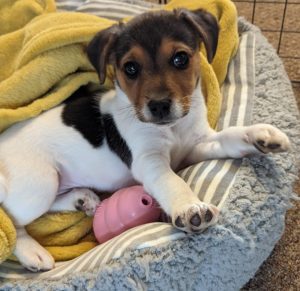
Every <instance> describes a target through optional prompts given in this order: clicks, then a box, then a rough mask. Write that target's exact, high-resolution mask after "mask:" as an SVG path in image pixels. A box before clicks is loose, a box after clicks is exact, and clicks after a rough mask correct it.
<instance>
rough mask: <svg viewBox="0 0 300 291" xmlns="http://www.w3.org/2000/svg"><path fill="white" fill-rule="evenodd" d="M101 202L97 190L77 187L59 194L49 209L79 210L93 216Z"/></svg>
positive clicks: (52, 210) (54, 210)
mask: <svg viewBox="0 0 300 291" xmlns="http://www.w3.org/2000/svg"><path fill="white" fill-rule="evenodd" d="M99 203H100V199H99V197H98V196H97V195H96V194H95V192H93V191H91V190H90V189H86V188H76V189H73V190H72V191H70V192H68V193H65V194H61V195H59V196H57V197H56V199H55V201H54V203H53V204H52V206H51V208H50V210H49V211H51V212H56V211H75V210H79V211H83V212H85V213H86V215H88V216H93V215H94V214H95V211H96V208H97V206H98V205H99Z"/></svg>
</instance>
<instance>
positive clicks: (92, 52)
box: [86, 24, 122, 84]
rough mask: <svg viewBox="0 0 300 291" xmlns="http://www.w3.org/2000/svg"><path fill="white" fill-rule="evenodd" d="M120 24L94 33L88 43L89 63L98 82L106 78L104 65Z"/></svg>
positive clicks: (101, 82) (109, 54) (118, 32)
mask: <svg viewBox="0 0 300 291" xmlns="http://www.w3.org/2000/svg"><path fill="white" fill-rule="evenodd" d="M121 28H122V24H115V25H113V26H111V27H109V28H107V29H104V30H102V31H100V32H98V33H97V34H96V36H95V37H94V38H93V39H92V40H91V42H90V43H89V44H88V46H87V49H86V52H87V55H88V58H89V60H90V62H91V64H92V65H93V66H94V68H95V69H96V71H97V73H98V75H99V79H100V84H103V83H104V81H105V78H106V66H107V64H108V63H109V59H110V56H111V53H112V50H113V47H114V45H115V43H116V40H117V39H118V37H119V35H120V32H121Z"/></svg>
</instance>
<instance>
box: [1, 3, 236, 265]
mask: <svg viewBox="0 0 300 291" xmlns="http://www.w3.org/2000/svg"><path fill="white" fill-rule="evenodd" d="M174 8H187V9H191V10H194V9H199V8H203V9H206V10H208V11H209V12H211V13H212V14H214V15H215V16H216V17H217V19H218V20H219V25H220V36H219V44H218V49H217V53H216V56H215V58H214V61H213V63H212V65H210V64H208V62H207V60H206V57H205V51H204V49H203V48H202V49H201V53H200V54H201V74H202V84H203V93H204V95H205V96H206V100H207V107H208V119H209V122H210V124H211V126H213V127H214V126H215V125H216V122H217V120H218V116H219V112H220V108H221V95H220V90H219V87H220V85H221V84H222V82H223V81H224V79H225V76H226V72H227V66H228V64H229V62H230V60H231V58H232V57H233V56H234V54H235V52H236V50H237V47H238V34H237V15H236V9H235V6H234V5H233V4H232V2H231V1H229V0H202V1H196V0H187V1H183V0H173V1H171V2H170V3H169V4H167V5H166V6H164V9H167V10H172V9H174ZM8 11H9V13H8ZM16 15H22V17H19V16H18V17H16ZM114 23H115V21H112V20H109V19H104V18H99V17H96V16H93V15H89V14H82V13H75V12H55V3H54V1H53V0H36V1H34V0H31V1H30V0H27V1H17V0H9V1H4V0H0V65H1V71H0V132H1V131H3V130H5V129H7V128H8V127H9V126H11V125H13V124H15V123H16V122H19V121H22V120H26V119H28V118H32V117H35V116H37V115H38V114H40V113H42V112H43V111H45V110H48V109H50V108H52V107H54V106H56V105H58V104H60V103H61V102H63V101H64V100H65V99H67V98H68V97H69V96H71V95H72V94H73V93H74V92H75V91H76V90H77V89H78V88H79V87H81V86H85V85H98V84H99V80H98V77H97V74H96V73H95V71H94V69H93V67H92V66H91V64H90V63H89V61H88V58H87V56H86V54H85V48H86V45H87V43H88V42H89V41H90V40H91V39H92V38H93V36H94V35H95V34H96V33H97V32H98V31H100V30H102V29H105V28H107V27H109V26H111V25H112V24H114ZM108 76H112V73H111V72H110V73H109V74H108ZM112 85H113V84H112V82H111V78H110V77H108V78H107V80H106V81H105V84H104V87H106V88H110V87H112ZM45 226H46V227H45ZM45 229H46V230H47V232H46V233H45V232H44V230H45ZM27 230H28V232H29V233H30V234H31V235H32V236H33V237H35V238H36V239H37V240H38V241H39V242H40V243H41V244H42V245H44V246H46V248H47V249H48V250H49V251H50V252H51V254H52V255H53V256H54V258H55V259H56V260H67V259H71V258H74V257H76V256H78V255H80V254H81V253H83V252H85V251H87V250H89V249H91V248H92V247H94V246H95V245H96V243H95V239H94V237H93V235H91V219H90V218H87V217H85V215H84V214H82V213H79V212H74V213H59V214H46V215H44V216H43V217H41V218H39V219H38V220H37V221H35V222H33V223H32V224H31V225H29V226H28V227H27ZM14 243H15V230H14V227H13V225H12V224H11V221H10V219H9V218H8V217H7V215H6V214H5V212H4V211H3V210H2V209H0V263H1V262H2V261H3V260H5V259H7V257H8V256H9V255H10V254H11V252H12V250H13V247H14Z"/></svg>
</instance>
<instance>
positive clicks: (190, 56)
mask: <svg viewBox="0 0 300 291" xmlns="http://www.w3.org/2000/svg"><path fill="white" fill-rule="evenodd" d="M218 31H219V29H218V24H217V21H216V19H215V18H214V17H213V16H212V15H211V14H209V13H207V12H205V11H203V10H197V11H194V12H190V11H188V10H185V9H178V10H174V11H173V12H167V11H157V12H149V13H145V14H142V15H140V16H138V17H136V18H134V19H133V20H131V21H130V22H128V23H127V24H118V25H114V26H112V27H110V28H108V29H106V30H103V31H101V32H99V33H98V34H97V35H96V36H95V38H94V39H93V40H92V41H91V43H90V44H89V45H88V48H87V54H88V57H89V59H90V61H91V63H92V64H93V66H94V67H95V69H96V71H97V72H98V75H99V79H100V82H101V83H103V82H104V80H105V77H106V66H107V64H112V65H113V66H114V69H115V77H116V84H117V86H118V87H119V88H120V89H121V90H122V91H123V92H124V93H125V94H126V96H127V97H128V99H129V101H130V103H131V104H132V106H133V107H134V108H135V111H136V115H137V116H138V118H139V119H140V120H141V121H144V122H152V123H156V124H168V123H173V122H174V121H176V120H177V119H179V118H181V117H183V116H185V115H186V114H187V113H188V112H189V110H190V106H191V99H192V93H193V92H194V90H195V88H196V86H197V85H198V82H199V78H200V75H199V74H200V72H199V62H200V58H199V46H200V44H201V43H202V42H203V43H204V45H205V48H206V52H207V58H208V61H209V62H211V61H212V60H213V57H214V55H215V52H216V49H217V42H218Z"/></svg>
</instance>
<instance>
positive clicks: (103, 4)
mask: <svg viewBox="0 0 300 291" xmlns="http://www.w3.org/2000/svg"><path fill="white" fill-rule="evenodd" d="M85 6H86V7H89V8H93V7H94V8H95V9H98V7H101V8H103V9H105V7H108V6H110V7H118V8H120V9H123V8H124V10H125V9H127V10H131V11H141V10H143V11H145V10H149V9H151V8H152V7H154V5H153V6H150V7H149V6H148V7H145V6H144V5H132V4H127V3H124V2H121V1H101V2H98V1H91V2H87V3H85V4H83V5H82V7H85Z"/></svg>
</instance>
